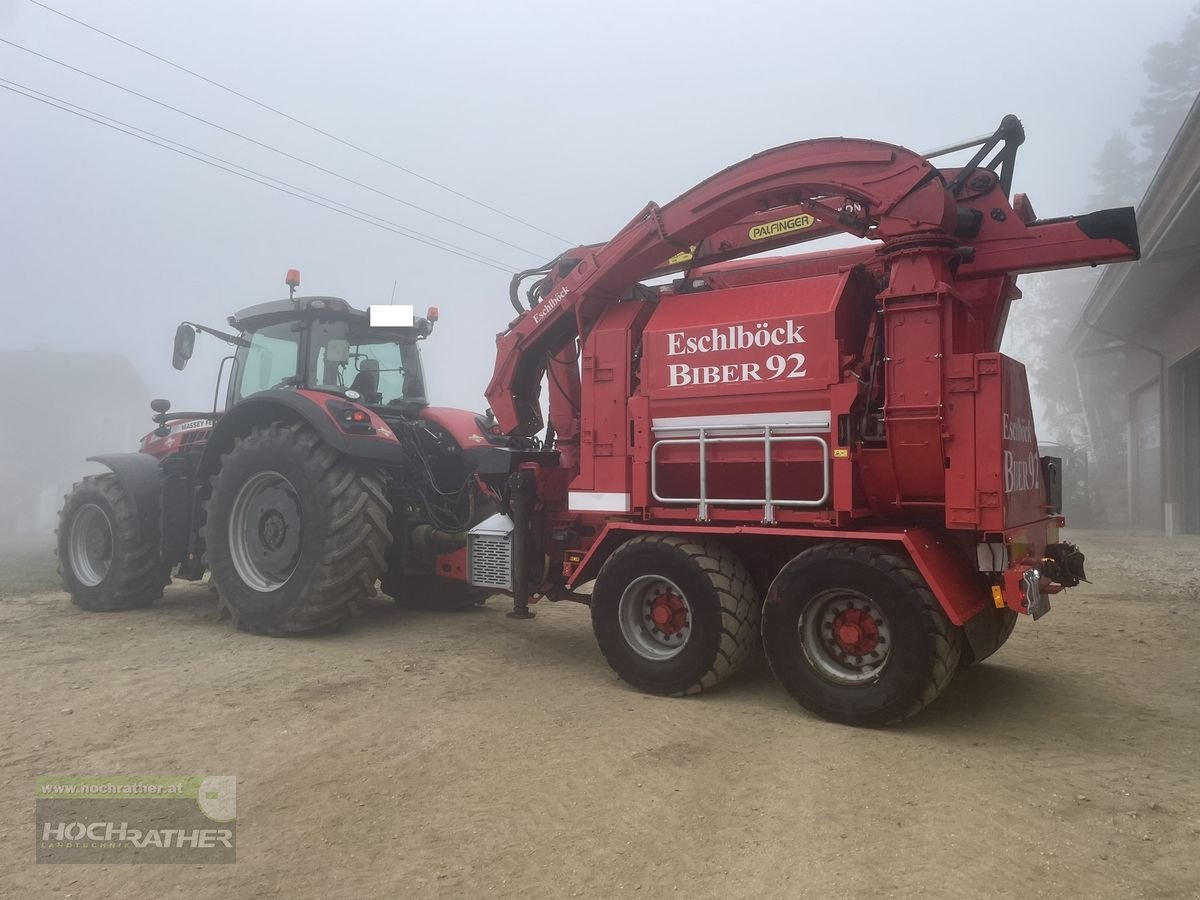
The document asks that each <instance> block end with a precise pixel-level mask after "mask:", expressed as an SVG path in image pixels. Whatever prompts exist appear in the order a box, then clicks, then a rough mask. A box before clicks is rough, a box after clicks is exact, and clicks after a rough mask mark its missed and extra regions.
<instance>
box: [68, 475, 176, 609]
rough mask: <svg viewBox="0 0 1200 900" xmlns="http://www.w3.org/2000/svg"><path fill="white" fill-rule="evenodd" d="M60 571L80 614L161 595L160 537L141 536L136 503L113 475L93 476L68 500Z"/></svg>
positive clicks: (133, 604)
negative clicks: (81, 611) (82, 611)
mask: <svg viewBox="0 0 1200 900" xmlns="http://www.w3.org/2000/svg"><path fill="white" fill-rule="evenodd" d="M65 501H66V502H65V503H64V504H63V508H62V512H61V513H59V519H58V572H59V575H61V576H62V581H63V587H64V588H66V590H67V593H69V594H70V595H71V602H73V603H74V604H75V605H76V606H78V607H79V608H80V609H86V610H88V611H89V612H113V611H116V610H122V609H139V608H141V607H146V606H149V605H150V604H151V603H153V602H154V601H155V600H157V599H158V598H159V597H161V596H162V592H163V585H164V583H165V579H164V578H163V572H162V568H161V566H160V565H159V561H158V540H157V535H146V534H142V528H141V526H140V525H139V523H138V517H137V510H136V508H135V507H134V503H133V498H132V497H130V496H129V494H128V492H126V490H125V488H123V487H122V486H121V482H120V481H119V480H118V479H117V476H116V475H114V474H112V473H111V472H105V473H104V474H103V475H89V476H87V477H86V478H84V479H83V480H82V481H80V482H79V483H78V484H76V485H75V487H74V488H73V489H72V491H71V493H69V494H67V496H66V497H65Z"/></svg>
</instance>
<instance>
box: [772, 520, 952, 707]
mask: <svg viewBox="0 0 1200 900" xmlns="http://www.w3.org/2000/svg"><path fill="white" fill-rule="evenodd" d="M762 631H763V649H764V650H765V652H766V656H767V661H768V662H769V663H770V665H771V670H772V671H773V672H774V673H775V676H776V677H777V678H778V679H779V680H780V682H782V684H783V686H784V687H785V688H786V689H787V691H788V693H790V694H791V695H792V696H793V697H794V698H795V699H796V700H797V701H798V702H799V703H800V705H801V706H803V707H804V708H805V709H808V710H811V711H812V712H814V713H816V714H817V715H819V716H822V717H824V718H826V719H830V720H832V721H835V722H843V723H846V724H849V725H868V726H878V725H888V724H891V723H894V722H899V721H901V720H902V719H907V718H908V717H909V716H912V715H914V714H915V713H917V712H918V711H919V710H921V709H923V708H925V707H926V706H928V705H929V704H930V703H932V702H933V701H934V699H936V698H937V696H938V695H939V694H940V693H941V692H942V690H943V689H944V688H945V687H946V685H947V684H949V683H950V679H951V677H952V676H953V675H954V671H955V669H956V668H957V667H958V663H959V658H960V655H961V653H962V646H963V639H962V631H961V629H959V628H956V627H955V626H953V625H951V624H950V621H949V620H948V619H947V618H946V616H945V614H944V613H943V612H942V609H941V607H940V606H939V605H938V602H937V600H936V598H935V597H934V596H933V593H932V592H931V591H930V590H929V588H928V586H927V585H926V584H925V581H924V580H923V579H922V578H921V576H920V575H919V574H918V572H917V571H916V569H915V568H913V565H912V563H911V562H909V561H908V560H907V559H905V558H903V557H901V556H898V555H896V554H895V553H891V552H888V551H887V550H885V549H883V548H881V547H878V546H872V545H869V544H862V545H855V544H845V543H837V544H822V545H820V546H816V547H812V548H810V549H808V550H805V551H804V552H802V553H800V554H799V555H798V556H796V557H795V559H793V560H792V561H791V562H790V563H788V564H787V565H786V566H785V567H784V568H783V571H781V572H780V573H779V575H778V577H776V579H775V581H774V583H773V584H772V585H771V588H770V590H769V591H768V592H767V599H766V602H765V603H764V605H763V620H762Z"/></svg>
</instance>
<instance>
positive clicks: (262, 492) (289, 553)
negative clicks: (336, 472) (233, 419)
mask: <svg viewBox="0 0 1200 900" xmlns="http://www.w3.org/2000/svg"><path fill="white" fill-rule="evenodd" d="M303 536H304V521H303V517H302V514H301V508H300V498H299V495H298V494H297V492H296V489H295V488H294V487H293V486H292V483H291V482H290V481H288V480H287V479H286V478H284V477H283V476H282V475H280V474H279V473H278V472H271V471H265V472H256V473H255V474H254V475H252V476H250V477H249V478H248V479H246V481H245V483H244V484H242V486H241V487H240V488H239V489H238V492H237V495H236V496H235V497H234V499H233V504H232V506H231V508H230V513H229V551H230V556H231V557H232V561H233V567H234V569H235V570H236V572H237V574H238V577H239V578H240V579H241V580H242V582H243V583H244V584H245V585H246V586H247V587H249V588H252V589H254V590H256V591H260V592H264V593H265V592H267V591H273V590H275V589H276V588H278V587H280V586H281V585H283V584H284V583H285V582H287V580H288V579H289V578H291V577H292V573H293V572H294V571H295V570H296V565H297V564H298V563H299V561H300V544H301V539H302V538H303Z"/></svg>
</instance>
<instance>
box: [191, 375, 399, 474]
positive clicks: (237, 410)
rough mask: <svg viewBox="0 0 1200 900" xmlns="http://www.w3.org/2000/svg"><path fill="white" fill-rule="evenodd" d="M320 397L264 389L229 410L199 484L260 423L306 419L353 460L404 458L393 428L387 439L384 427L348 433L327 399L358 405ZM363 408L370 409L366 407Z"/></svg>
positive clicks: (216, 429)
mask: <svg viewBox="0 0 1200 900" xmlns="http://www.w3.org/2000/svg"><path fill="white" fill-rule="evenodd" d="M319 396H320V397H321V401H318V400H315V399H313V398H311V397H310V396H309V395H308V394H307V393H302V392H299V391H287V390H270V391H263V392H262V393H259V394H252V395H251V396H249V397H247V398H246V399H245V400H242V401H241V402H240V403H238V404H236V405H235V406H233V407H231V408H230V409H228V410H226V411H225V413H224V414H223V415H222V416H221V418H220V419H218V420H217V423H216V424H215V425H214V426H213V429H212V431H211V432H210V433H209V435H208V441H207V443H206V444H205V445H204V455H203V456H202V457H201V458H200V466H199V469H198V470H197V473H196V474H197V478H198V480H199V483H200V484H204V483H205V482H206V481H207V480H208V479H209V478H210V477H211V476H212V475H213V474H215V473H216V471H217V469H219V468H220V467H221V457H222V456H223V455H224V454H226V453H228V452H229V451H230V450H232V449H233V444H234V441H235V440H236V439H237V438H238V437H240V436H241V435H244V434H248V433H249V432H250V431H251V430H252V429H253V428H255V427H256V426H258V425H266V424H270V423H271V422H283V423H286V424H289V425H291V424H294V423H296V422H304V423H305V424H307V425H310V426H311V427H312V429H313V430H314V431H316V432H317V434H318V435H319V436H320V437H321V440H322V441H324V442H325V443H326V444H328V445H329V446H330V447H332V448H333V449H334V450H336V451H338V452H339V453H343V454H345V455H346V456H349V457H353V458H354V459H359V460H364V461H366V462H370V463H374V464H376V465H385V466H386V465H393V466H394V465H400V464H401V463H402V462H403V461H404V455H403V452H402V450H401V448H400V443H399V442H398V441H397V440H396V438H395V436H394V435H392V434H391V432H390V431H387V438H385V437H384V436H383V434H384V429H382V428H381V429H379V433H378V434H347V433H346V432H344V431H342V429H341V428H339V427H338V425H337V423H336V422H335V421H334V419H333V416H332V414H331V413H330V412H329V410H328V409H327V408H326V406H325V405H324V402H327V401H329V400H334V401H337V402H338V403H341V404H349V405H356V404H350V401H348V400H343V399H341V398H339V397H335V396H334V395H332V394H329V395H319ZM363 409H364V411H367V412H370V411H369V410H367V409H366V407H363ZM371 416H372V421H378V422H379V424H380V425H383V422H382V420H378V417H377V416H375V414H374V413H371Z"/></svg>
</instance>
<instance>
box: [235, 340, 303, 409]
mask: <svg viewBox="0 0 1200 900" xmlns="http://www.w3.org/2000/svg"><path fill="white" fill-rule="evenodd" d="M245 336H246V337H247V338H249V340H250V346H249V347H242V348H238V351H237V362H238V369H239V372H238V374H239V376H240V378H239V380H238V381H239V390H237V391H236V392H235V396H234V398H233V399H234V400H235V401H236V400H240V399H241V398H242V397H249V396H250V395H251V394H256V393H258V392H259V391H266V390H270V389H271V388H277V387H281V386H282V385H283V384H284V383H285V382H288V381H289V379H293V378H295V377H296V369H297V363H298V361H299V345H300V332H298V331H296V330H295V327H294V323H292V322H284V323H280V324H278V325H266V326H264V327H262V328H260V329H258V330H257V331H252V332H250V333H248V334H247V335H245Z"/></svg>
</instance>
